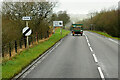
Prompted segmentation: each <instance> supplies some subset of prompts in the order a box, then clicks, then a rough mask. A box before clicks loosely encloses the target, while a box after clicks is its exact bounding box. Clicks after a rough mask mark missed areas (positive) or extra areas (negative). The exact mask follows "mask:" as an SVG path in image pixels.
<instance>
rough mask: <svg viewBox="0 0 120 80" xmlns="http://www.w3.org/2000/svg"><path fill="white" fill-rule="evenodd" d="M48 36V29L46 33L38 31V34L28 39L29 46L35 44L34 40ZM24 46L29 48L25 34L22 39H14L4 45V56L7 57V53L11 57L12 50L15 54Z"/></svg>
mask: <svg viewBox="0 0 120 80" xmlns="http://www.w3.org/2000/svg"><path fill="white" fill-rule="evenodd" d="M48 37H49V32H48V31H47V32H46V34H44V35H42V34H37V33H36V36H30V37H29V39H28V40H29V41H28V42H29V46H31V45H33V44H34V42H38V41H39V40H42V39H43V38H48ZM23 48H27V40H26V37H25V36H24V37H22V38H21V39H20V40H14V41H12V42H9V43H7V44H5V45H2V57H5V56H6V55H8V56H9V57H11V56H12V52H15V54H17V53H18V50H19V49H23Z"/></svg>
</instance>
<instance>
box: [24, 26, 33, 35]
mask: <svg viewBox="0 0 120 80" xmlns="http://www.w3.org/2000/svg"><path fill="white" fill-rule="evenodd" d="M22 33H23V35H25V36H29V35H31V33H32V30H31V29H30V28H29V27H25V28H23V30H22Z"/></svg>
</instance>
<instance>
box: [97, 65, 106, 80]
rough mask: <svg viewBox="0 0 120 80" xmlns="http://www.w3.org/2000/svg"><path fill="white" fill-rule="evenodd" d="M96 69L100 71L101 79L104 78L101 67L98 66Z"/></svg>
mask: <svg viewBox="0 0 120 80" xmlns="http://www.w3.org/2000/svg"><path fill="white" fill-rule="evenodd" d="M98 71H99V73H100V77H101V78H102V80H105V77H104V75H103V72H102V69H101V67H98Z"/></svg>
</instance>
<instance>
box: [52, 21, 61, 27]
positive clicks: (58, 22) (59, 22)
mask: <svg viewBox="0 0 120 80" xmlns="http://www.w3.org/2000/svg"><path fill="white" fill-rule="evenodd" d="M53 26H54V27H62V26H63V21H53Z"/></svg>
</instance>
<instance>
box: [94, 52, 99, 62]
mask: <svg viewBox="0 0 120 80" xmlns="http://www.w3.org/2000/svg"><path fill="white" fill-rule="evenodd" d="M93 58H94V60H95V62H96V63H97V62H98V60H97V57H96V55H95V54H93Z"/></svg>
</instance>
